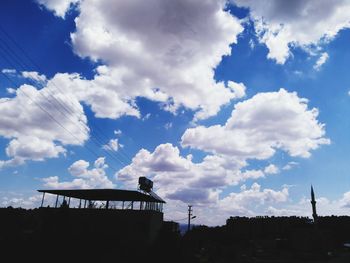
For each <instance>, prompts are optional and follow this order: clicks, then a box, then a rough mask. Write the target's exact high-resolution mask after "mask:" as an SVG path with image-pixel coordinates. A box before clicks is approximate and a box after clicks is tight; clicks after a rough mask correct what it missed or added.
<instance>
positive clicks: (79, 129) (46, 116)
mask: <svg viewBox="0 0 350 263" xmlns="http://www.w3.org/2000/svg"><path fill="white" fill-rule="evenodd" d="M47 92H48V91H47V90H46V89H41V90H38V89H36V88H35V87H33V86H31V85H27V84H24V85H22V86H20V87H19V88H18V89H16V90H14V94H15V96H14V97H13V98H1V99H0V101H1V103H0V113H1V114H0V135H1V136H3V137H5V138H6V139H9V140H10V142H9V144H8V145H7V147H6V154H7V156H8V157H9V158H11V159H9V160H6V161H1V166H6V165H16V164H22V163H24V161H26V160H35V161H42V160H44V159H45V158H54V157H58V156H59V155H60V154H63V153H65V152H66V151H65V148H64V146H66V145H83V144H84V142H85V141H86V140H87V139H88V133H89V129H88V128H87V127H86V123H87V119H86V116H85V114H84V112H83V108H82V106H81V105H80V103H79V102H78V101H77V100H74V98H71V99H70V100H67V99H63V98H62V96H63V95H62V94H60V93H58V92H53V91H52V92H51V93H50V99H48V94H47ZM62 105H63V106H64V108H65V109H66V110H67V111H68V112H69V113H67V112H64V110H63V109H61V108H62ZM59 109H61V110H59Z"/></svg>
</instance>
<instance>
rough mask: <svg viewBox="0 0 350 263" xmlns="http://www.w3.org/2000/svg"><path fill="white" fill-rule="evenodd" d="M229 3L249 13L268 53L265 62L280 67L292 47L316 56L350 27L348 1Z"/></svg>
mask: <svg viewBox="0 0 350 263" xmlns="http://www.w3.org/2000/svg"><path fill="white" fill-rule="evenodd" d="M232 1H233V2H234V3H236V4H237V5H238V6H242V7H247V8H249V9H250V16H251V18H252V20H253V21H254V24H255V30H256V33H257V35H258V38H259V41H260V42H262V43H264V44H265V45H266V46H267V48H268V49H269V53H268V58H270V59H274V60H276V62H277V63H279V64H284V63H285V61H286V60H287V59H288V58H289V57H290V56H291V51H290V49H291V47H295V46H296V47H301V48H304V50H306V51H308V52H310V54H312V53H313V52H315V51H316V53H318V52H319V49H320V46H321V45H322V44H323V43H326V42H328V41H330V40H332V39H333V38H334V37H335V36H336V35H337V34H338V32H339V31H340V30H342V29H344V28H349V27H350V16H349V13H350V2H349V1H344V0H335V1H327V0H319V1H313V0H306V1H305V0H295V1H284V0H271V1H268V3H266V1H255V0H232ZM310 25H312V26H310Z"/></svg>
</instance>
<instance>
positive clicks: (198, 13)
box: [42, 0, 243, 119]
mask: <svg viewBox="0 0 350 263" xmlns="http://www.w3.org/2000/svg"><path fill="white" fill-rule="evenodd" d="M42 4H45V3H42ZM64 7H65V8H66V9H67V4H65V5H64ZM48 8H49V9H50V8H51V9H54V10H55V8H54V7H53V4H52V5H51V6H48ZM224 8H225V3H224V1H202V0H195V1H185V0H181V1H163V0H151V1H147V2H145V1H141V0H134V1H128V2H127V3H125V2H124V1H118V0H101V1H81V2H80V6H79V11H80V14H79V16H78V17H77V18H76V19H75V23H76V31H75V32H73V33H72V34H71V39H72V44H73V48H74V51H75V52H76V53H77V54H78V55H79V56H81V57H89V58H90V59H92V60H94V61H97V60H98V61H103V62H104V63H105V66H104V67H102V68H100V69H98V74H99V75H103V76H104V77H103V78H100V81H98V82H99V83H98V84H99V86H102V87H100V88H99V89H98V90H94V91H90V92H91V93H93V92H94V94H93V95H94V96H92V95H91V97H89V99H90V100H89V101H90V103H91V104H96V103H98V102H97V101H96V100H102V99H103V100H106V99H107V98H109V99H110V106H114V107H115V105H118V104H117V103H116V102H115V103H114V104H113V102H114V101H117V102H119V101H120V100H121V99H120V98H122V99H124V98H125V97H129V99H130V100H134V99H135V98H136V97H137V96H142V97H145V98H148V99H151V100H155V101H160V102H163V105H164V109H166V110H169V111H172V112H175V111H176V110H177V109H178V108H179V107H181V106H184V107H186V108H189V109H191V110H194V111H197V113H196V116H195V118H196V119H203V118H207V117H209V116H213V115H215V114H216V113H217V112H218V111H219V110H220V108H221V106H223V105H225V104H227V103H228V102H230V100H232V99H235V98H237V97H239V96H241V94H242V88H240V89H239V92H240V93H239V94H238V95H237V94H236V93H235V91H234V90H232V89H231V88H229V87H226V86H225V85H224V83H223V82H216V81H215V80H214V69H215V68H216V66H217V65H218V64H219V63H220V61H221V58H222V56H225V55H230V53H231V47H230V45H231V44H233V43H236V42H237V35H238V34H239V33H241V32H242V31H243V27H242V26H241V24H240V21H239V20H238V19H236V18H235V17H233V16H232V15H230V14H229V12H226V11H224V10H223V9H224ZM63 9H64V8H61V6H60V8H59V9H58V10H56V13H61V11H60V10H63ZM105 91H106V92H107V91H108V92H107V94H106V92H105ZM96 93H97V94H96ZM111 94H112V96H108V95H111ZM113 96H114V97H113ZM94 98H96V99H94ZM101 104H102V103H101ZM103 106H104V105H103ZM114 107H109V108H114ZM92 108H94V106H93V105H92ZM103 108H107V107H103ZM93 110H94V111H95V112H97V111H102V109H97V108H95V109H93ZM97 115H98V114H97ZM103 116H104V117H108V118H109V117H110V115H108V114H103Z"/></svg>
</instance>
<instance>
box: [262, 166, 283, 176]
mask: <svg viewBox="0 0 350 263" xmlns="http://www.w3.org/2000/svg"><path fill="white" fill-rule="evenodd" d="M264 173H266V174H278V173H279V169H278V167H277V166H276V165H274V164H270V165H268V166H266V167H265V168H264Z"/></svg>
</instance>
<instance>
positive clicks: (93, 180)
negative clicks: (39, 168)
mask: <svg viewBox="0 0 350 263" xmlns="http://www.w3.org/2000/svg"><path fill="white" fill-rule="evenodd" d="M89 166H90V163H89V162H87V161H85V160H79V161H76V162H74V163H73V164H72V165H71V166H70V167H69V168H68V171H69V173H70V174H71V175H72V176H73V177H76V178H74V179H73V180H72V181H65V182H60V181H59V178H58V176H51V177H46V178H43V179H42V180H43V182H44V186H46V187H49V188H53V189H73V188H74V189H76V188H81V189H89V188H114V187H115V185H114V183H113V182H112V181H111V180H109V178H108V176H107V175H106V171H105V170H106V169H107V168H108V165H107V164H106V163H105V158H104V157H100V158H98V159H97V160H96V161H95V162H94V165H93V167H92V168H91V169H89Z"/></svg>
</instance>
